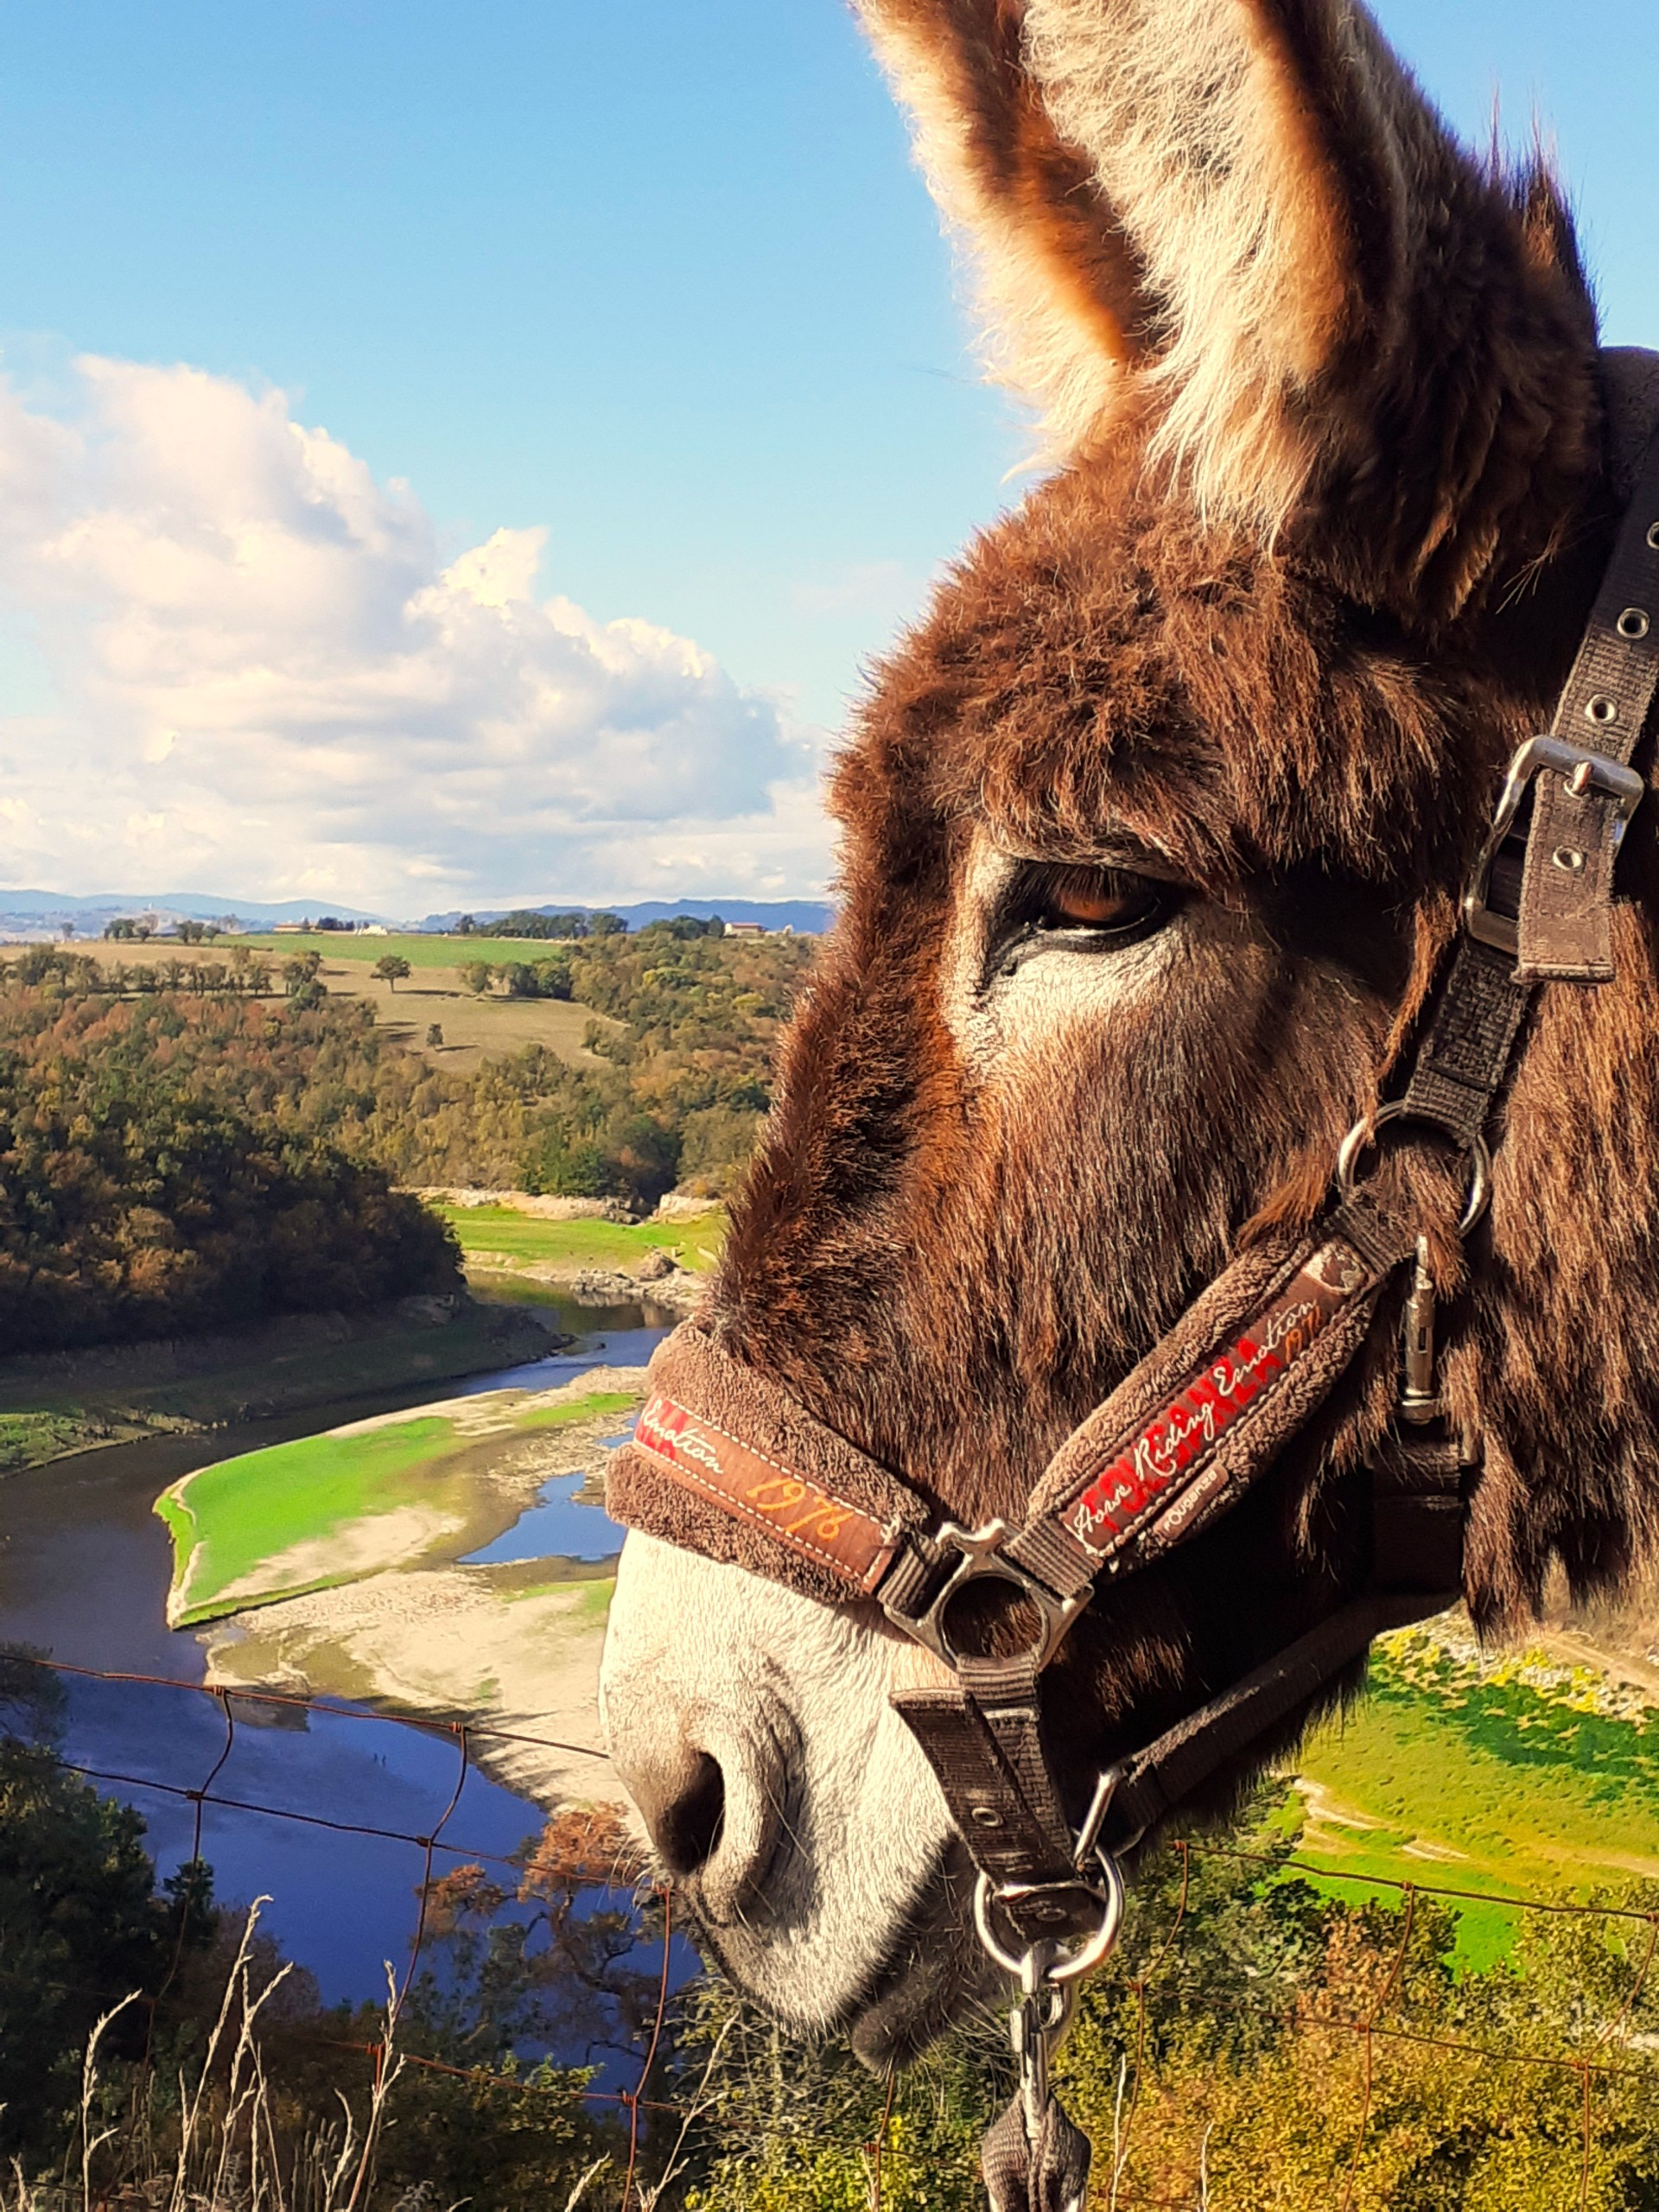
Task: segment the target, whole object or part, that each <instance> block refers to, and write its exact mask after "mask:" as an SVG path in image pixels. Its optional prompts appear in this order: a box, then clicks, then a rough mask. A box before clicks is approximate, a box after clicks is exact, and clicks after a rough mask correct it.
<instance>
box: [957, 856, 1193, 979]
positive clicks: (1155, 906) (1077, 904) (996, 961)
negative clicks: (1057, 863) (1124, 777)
mask: <svg viewBox="0 0 1659 2212" xmlns="http://www.w3.org/2000/svg"><path fill="white" fill-rule="evenodd" d="M1183 899H1185V890H1184V889H1183V887H1182V886H1180V885H1179V884H1176V883H1166V882H1164V881H1163V880H1160V878H1158V877H1156V876H1150V875H1137V874H1135V873H1134V872H1133V871H1132V870H1131V869H1128V868H1054V867H1050V868H1042V867H1031V868H1026V869H1024V870H1023V871H1022V872H1021V874H1020V875H1019V876H1018V877H1017V878H1016V879H1015V880H1014V883H1012V884H1011V885H1010V886H1009V887H1008V892H1007V897H1006V899H1005V900H1004V903H1003V906H1002V912H1001V916H1000V917H999V919H998V925H997V927H996V929H995V932H994V945H995V950H994V955H993V959H992V963H991V966H992V969H993V970H996V969H1001V970H1002V971H1003V972H1005V973H1006V972H1007V970H1008V969H1013V968H1016V967H1019V966H1020V965H1021V964H1022V963H1024V962H1025V961H1027V960H1029V959H1030V958H1032V957H1033V955H1035V954H1038V953H1041V952H1045V951H1048V950H1055V951H1067V952H1110V951H1114V950H1117V949H1118V948H1119V947H1120V946H1122V945H1125V944H1134V943H1135V941H1136V940H1137V939H1138V938H1143V937H1147V936H1149V935H1150V934H1151V933H1152V931H1154V930H1157V929H1161V928H1162V927H1163V925H1164V924H1165V923H1166V921H1168V920H1169V919H1170V918H1171V917H1172V916H1173V914H1174V913H1175V912H1177V910H1178V909H1179V906H1180V905H1181V903H1182V901H1183Z"/></svg>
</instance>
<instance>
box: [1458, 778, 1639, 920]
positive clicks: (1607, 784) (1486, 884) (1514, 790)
mask: <svg viewBox="0 0 1659 2212" xmlns="http://www.w3.org/2000/svg"><path fill="white" fill-rule="evenodd" d="M1546 770H1554V772H1556V773H1557V774H1559V775H1560V779H1561V780H1562V782H1563V783H1566V784H1567V785H1569V787H1572V786H1573V785H1576V786H1577V795H1578V796H1580V797H1581V796H1582V795H1583V794H1584V793H1585V792H1586V791H1599V793H1600V794H1601V795H1602V797H1603V798H1610V799H1611V800H1612V802H1613V807H1614V813H1615V826H1614V830H1613V843H1614V846H1615V848H1617V846H1618V841H1619V839H1620V838H1621V837H1623V836H1624V829H1625V825H1626V823H1628V822H1629V821H1630V817H1631V816H1632V815H1633V814H1634V813H1635V812H1636V810H1637V807H1638V806H1639V805H1640V804H1642V801H1643V798H1644V797H1645V795H1646V792H1647V788H1648V787H1647V785H1646V784H1645V783H1644V782H1643V779H1642V778H1641V777H1640V776H1638V775H1637V772H1636V771H1635V770H1634V769H1633V768H1627V767H1626V766H1624V762H1623V761H1622V760H1611V759H1609V757H1608V756H1607V754H1606V753H1591V752H1589V751H1587V750H1586V748H1585V747H1583V746H1582V745H1567V744H1565V743H1563V742H1562V741H1561V740H1560V738H1558V737H1529V739H1528V740H1527V741H1526V743H1525V744H1524V745H1523V746H1522V747H1521V748H1520V750H1519V751H1518V752H1517V753H1516V756H1515V758H1514V760H1511V761H1510V767H1509V773H1508V774H1507V775H1506V776H1505V777H1504V779H1503V790H1502V791H1500V792H1499V793H1498V798H1497V806H1496V808H1495V809H1494V810H1493V813H1492V826H1491V829H1489V830H1488V831H1487V833H1486V842H1485V843H1484V845H1483V846H1482V847H1481V849H1480V857H1479V858H1478V860H1477V861H1476V862H1475V868H1474V874H1472V876H1471V878H1470V881H1469V888H1468V890H1467V891H1466V892H1465V893H1464V899H1463V925H1464V927H1465V929H1466V930H1467V931H1468V932H1469V934H1470V936H1471V937H1472V938H1477V939H1478V941H1479V942H1480V943H1481V944H1490V945H1493V946H1495V947H1496V948H1497V950H1498V951H1499V952H1511V953H1512V952H1518V951H1519V950H1520V949H1521V931H1520V925H1519V924H1518V923H1517V922H1516V920H1515V919H1514V918H1512V917H1511V916H1510V915H1508V914H1498V913H1495V912H1493V911H1492V909H1491V906H1488V904H1487V894H1488V893H1489V892H1490V891H1491V880H1492V863H1493V861H1495V860H1496V859H1497V855H1498V853H1499V851H1500V850H1501V849H1502V847H1503V841H1504V839H1505V838H1506V837H1507V836H1509V834H1510V830H1511V829H1514V827H1515V817H1516V815H1517V814H1518V813H1519V812H1520V811H1521V802H1522V800H1523V799H1524V798H1525V797H1526V795H1527V793H1528V791H1529V790H1530V789H1531V787H1532V782H1533V779H1534V778H1535V776H1539V775H1541V774H1543V773H1544V772H1545V771H1546Z"/></svg>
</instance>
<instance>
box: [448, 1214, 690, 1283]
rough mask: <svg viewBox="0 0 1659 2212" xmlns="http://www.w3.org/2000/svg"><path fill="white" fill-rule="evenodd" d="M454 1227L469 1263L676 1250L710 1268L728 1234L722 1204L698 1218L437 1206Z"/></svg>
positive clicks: (555, 1263) (561, 1263) (633, 1260)
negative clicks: (591, 1217)
mask: <svg viewBox="0 0 1659 2212" xmlns="http://www.w3.org/2000/svg"><path fill="white" fill-rule="evenodd" d="M433 1211H434V1212H435V1213H437V1214H440V1215H442V1217H443V1219H444V1220H445V1221H447V1222H448V1224H449V1226H450V1227H451V1228H452V1229H453V1230H454V1232H455V1235H456V1236H457V1237H458V1238H459V1240H460V1243H461V1254H462V1256H463V1258H465V1260H466V1261H467V1264H468V1266H469V1267H470V1266H472V1265H474V1263H480V1264H482V1265H484V1266H485V1267H486V1268H487V1267H488V1266H490V1265H491V1264H494V1265H497V1266H499V1265H500V1264H501V1263H502V1262H505V1264H506V1265H507V1266H509V1267H512V1268H534V1267H546V1268H571V1269H575V1268H620V1269H623V1270H626V1269H628V1268H634V1267H637V1266H638V1265H639V1262H640V1261H641V1260H642V1259H644V1257H645V1255H646V1253H647V1252H655V1251H667V1252H672V1253H673V1254H674V1255H675V1256H676V1257H677V1259H678V1261H679V1263H680V1265H681V1266H682V1267H683V1268H690V1270H691V1271H692V1273H693V1274H707V1273H708V1271H709V1268H712V1267H713V1266H714V1264H715V1260H716V1258H717V1257H718V1256H719V1253H720V1247H721V1240H722V1238H723V1237H724V1236H725V1234H726V1215H725V1211H724V1210H723V1209H722V1208H721V1207H719V1206H712V1205H711V1207H710V1209H709V1211H708V1212H707V1213H706V1214H700V1215H699V1216H698V1217H696V1220H694V1221H642V1222H639V1223H636V1224H628V1223H625V1222H615V1221H543V1219H541V1218H540V1217H539V1216H537V1215H536V1214H532V1213H519V1212H518V1211H516V1210H515V1209H514V1208H513V1207H512V1206H444V1205H440V1206H435V1207H434V1208H433Z"/></svg>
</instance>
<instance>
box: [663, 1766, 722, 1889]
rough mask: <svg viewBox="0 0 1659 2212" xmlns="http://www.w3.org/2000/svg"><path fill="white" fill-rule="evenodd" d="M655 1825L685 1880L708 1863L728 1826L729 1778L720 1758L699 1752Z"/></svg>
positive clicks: (671, 1865) (667, 1855)
mask: <svg viewBox="0 0 1659 2212" xmlns="http://www.w3.org/2000/svg"><path fill="white" fill-rule="evenodd" d="M651 1826H652V1831H653V1833H654V1834H655V1836H656V1839H657V1848H658V1851H660V1852H661V1853H662V1854H663V1857H664V1859H666V1861H667V1862H668V1866H669V1871H670V1872H671V1873H674V1874H677V1875H678V1876H680V1878H682V1880H683V1878H685V1876H687V1875H688V1874H695V1873H696V1871H697V1869H698V1868H699V1867H700V1866H707V1865H708V1863H709V1860H710V1859H712V1858H713V1857H714V1855H715V1852H716V1851H718V1850H719V1848H720V1839H721V1833H722V1831H723V1830H724V1828H725V1826H726V1777H725V1776H724V1775H723V1774H721V1770H720V1763H719V1761H718V1760H717V1759H714V1758H710V1757H709V1753H708V1752H707V1751H697V1752H696V1753H695V1754H694V1755H693V1758H692V1763H691V1766H690V1773H689V1775H688V1777H687V1778H686V1780H685V1781H684V1783H683V1784H682V1786H681V1789H680V1791H679V1794H678V1795H677V1796H675V1797H673V1798H671V1800H670V1801H669V1802H667V1803H665V1804H664V1805H663V1806H662V1807H661V1808H659V1809H658V1813H657V1817H656V1819H655V1820H654V1821H652V1823H651Z"/></svg>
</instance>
